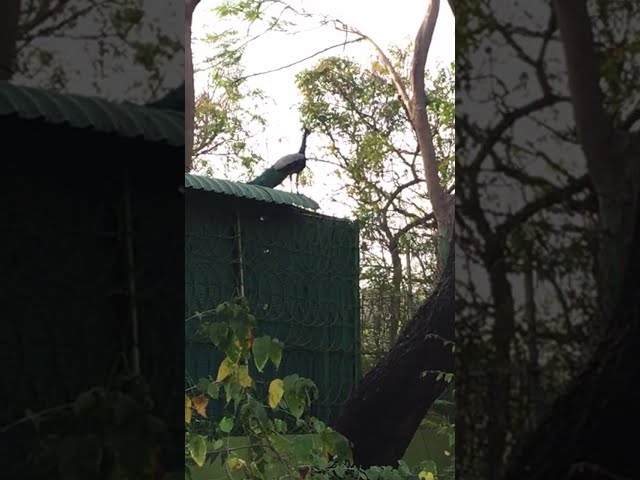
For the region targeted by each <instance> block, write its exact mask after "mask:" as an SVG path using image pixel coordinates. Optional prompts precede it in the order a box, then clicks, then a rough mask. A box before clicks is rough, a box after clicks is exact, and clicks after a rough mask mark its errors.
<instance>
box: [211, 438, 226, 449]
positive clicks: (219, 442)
mask: <svg viewBox="0 0 640 480" xmlns="http://www.w3.org/2000/svg"><path fill="white" fill-rule="evenodd" d="M223 445H224V442H223V441H222V440H221V439H218V440H216V441H215V442H213V449H214V450H220V449H221V448H222V446H223Z"/></svg>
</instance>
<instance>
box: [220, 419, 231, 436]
mask: <svg viewBox="0 0 640 480" xmlns="http://www.w3.org/2000/svg"><path fill="white" fill-rule="evenodd" d="M220 430H222V431H223V432H224V433H229V432H231V430H233V417H224V418H223V419H222V420H220Z"/></svg>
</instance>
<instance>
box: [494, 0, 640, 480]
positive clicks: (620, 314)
mask: <svg viewBox="0 0 640 480" xmlns="http://www.w3.org/2000/svg"><path fill="white" fill-rule="evenodd" d="M554 9H555V12H556V17H557V19H558V27H559V29H560V34H561V38H562V42H563V47H564V52H565V57H566V63H567V71H568V76H569V90H570V92H571V101H572V105H573V108H574V117H575V121H576V127H577V132H578V138H579V140H580V144H581V146H582V150H583V151H584V154H585V158H586V161H587V167H588V169H589V174H590V176H591V178H592V179H593V182H594V185H595V187H596V191H597V193H598V201H599V207H600V209H599V210H600V223H601V228H602V230H603V235H602V240H601V242H602V243H601V245H600V250H601V258H602V261H601V265H602V266H603V270H602V277H601V278H600V284H601V285H602V287H603V288H602V292H603V295H602V297H601V298H600V303H601V305H602V307H603V308H602V314H601V318H599V319H597V321H599V324H600V325H602V326H603V331H604V335H603V337H604V339H603V340H602V342H601V343H600V344H599V346H598V348H597V349H596V352H595V354H594V355H593V357H592V359H591V361H590V363H589V364H588V366H587V368H586V369H585V371H584V372H583V374H582V375H580V376H579V377H578V378H577V379H576V380H575V381H574V382H573V384H572V386H571V387H570V388H569V389H568V391H567V393H566V394H565V395H563V396H562V397H560V398H559V399H558V400H557V401H556V403H555V404H554V407H553V409H552V410H551V412H550V414H549V415H548V416H547V417H546V418H545V420H544V421H543V422H542V423H541V425H540V427H539V428H538V429H537V431H536V432H535V433H534V434H533V435H532V437H531V438H530V439H529V440H528V442H526V443H525V444H524V448H523V449H522V452H521V454H520V456H518V457H516V459H515V461H514V462H513V464H512V465H511V467H510V469H509V470H508V472H507V475H506V476H505V479H506V480H511V479H513V480H516V479H517V480H528V479H533V478H554V479H556V478H557V479H587V478H605V479H606V478H610V479H632V478H638V472H640V456H638V453H637V447H636V444H635V442H633V441H627V440H626V439H627V438H635V437H636V436H637V434H638V431H640V415H638V414H637V410H638V406H639V405H640V387H639V385H640V349H638V348H637V345H636V344H637V340H638V338H640V295H638V292H639V291H640V219H639V217H638V208H637V206H638V202H639V201H640V194H639V189H640V171H639V164H640V134H638V133H629V132H621V131H615V130H614V128H613V124H612V123H611V120H610V119H609V118H608V116H607V114H606V113H605V109H604V107H603V94H602V91H601V90H600V85H599V79H600V75H599V70H598V60H597V57H596V54H595V51H594V47H593V35H592V32H591V21H590V18H589V14H588V11H587V6H586V4H585V2H580V1H567V0H564V1H563V0H556V1H555V2H554ZM625 433H626V434H627V435H625Z"/></svg>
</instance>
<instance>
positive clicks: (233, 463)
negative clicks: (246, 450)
mask: <svg viewBox="0 0 640 480" xmlns="http://www.w3.org/2000/svg"><path fill="white" fill-rule="evenodd" d="M246 463H247V462H245V461H244V460H242V459H241V458H238V457H229V460H227V466H228V467H229V470H240V469H241V468H242V467H244V466H245V465H246Z"/></svg>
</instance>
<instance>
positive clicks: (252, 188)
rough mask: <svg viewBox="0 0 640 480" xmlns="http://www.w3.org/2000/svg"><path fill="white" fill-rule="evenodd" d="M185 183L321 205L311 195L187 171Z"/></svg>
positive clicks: (276, 200) (259, 198) (293, 203)
mask: <svg viewBox="0 0 640 480" xmlns="http://www.w3.org/2000/svg"><path fill="white" fill-rule="evenodd" d="M184 184H185V187H187V188H195V189H197V190H205V191H207V192H215V193H220V194H223V195H231V196H234V197H241V198H248V199H251V200H257V201H260V202H268V203H277V204H280V205H291V206H295V207H302V208H309V209H312V210H317V209H318V208H320V206H319V205H318V204H317V203H316V202H314V201H313V200H311V199H310V198H309V197H305V196H304V195H300V194H297V193H288V192H281V191H280V190H274V189H272V188H267V187H261V186H259V185H247V184H246V183H237V182H230V181H228V180H220V179H217V178H209V177H200V176H198V175H191V174H189V173H185V175H184Z"/></svg>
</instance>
